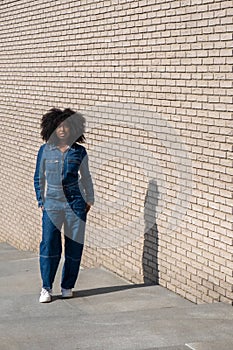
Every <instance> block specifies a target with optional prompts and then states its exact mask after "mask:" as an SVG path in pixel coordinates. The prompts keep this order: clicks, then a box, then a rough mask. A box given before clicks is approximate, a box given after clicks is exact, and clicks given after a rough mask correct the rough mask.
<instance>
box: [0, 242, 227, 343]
mask: <svg viewBox="0 0 233 350" xmlns="http://www.w3.org/2000/svg"><path fill="white" fill-rule="evenodd" d="M61 265H62V264H61ZM60 276H61V267H60V268H59V271H58V274H57V276H56V282H55V286H54V296H53V300H52V302H51V303H47V304H40V303H39V302H38V298H39V293H40V274H39V266H38V256H37V255H36V254H35V253H31V252H24V251H19V250H17V249H16V248H14V247H12V246H10V245H8V244H7V243H0V350H29V349H30V350H39V349H43V350H53V349H54V350H55V349H56V350H190V349H192V350H232V349H233V308H232V306H231V305H230V304H224V303H214V304H201V305H195V304H193V303H191V302H190V301H188V300H185V299H183V298H182V297H180V296H178V295H176V294H175V293H173V292H171V291H168V290H167V289H165V288H163V287H161V286H158V285H153V286H145V285H134V284H130V283H128V282H127V281H125V280H124V279H122V278H120V277H118V276H116V275H115V274H113V273H111V272H109V271H106V270H105V269H102V268H92V269H82V270H81V271H80V274H79V278H78V281H77V284H76V288H75V290H74V297H73V298H72V299H62V298H61V293H60V287H59V281H60Z"/></svg>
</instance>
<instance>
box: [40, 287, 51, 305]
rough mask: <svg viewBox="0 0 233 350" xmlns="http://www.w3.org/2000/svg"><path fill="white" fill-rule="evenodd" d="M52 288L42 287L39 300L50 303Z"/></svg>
mask: <svg viewBox="0 0 233 350" xmlns="http://www.w3.org/2000/svg"><path fill="white" fill-rule="evenodd" d="M51 294H52V289H49V290H47V289H45V288H42V289H41V292H40V299H39V302H40V303H49V302H50V301H51V300H52V296H51Z"/></svg>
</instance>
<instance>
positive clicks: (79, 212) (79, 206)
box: [34, 143, 94, 289]
mask: <svg viewBox="0 0 233 350" xmlns="http://www.w3.org/2000/svg"><path fill="white" fill-rule="evenodd" d="M79 174H80V175H81V176H80V175H79ZM34 187H35V192H36V198H37V201H38V206H39V207H44V209H43V217H42V241H41V243H40V270H41V277H42V281H43V286H42V287H43V288H45V289H51V288H52V285H53V282H54V279H55V275H56V272H57V268H58V265H59V262H60V258H61V253H62V244H61V229H62V226H64V235H65V252H64V253H65V262H64V266H63V270H62V281H61V287H62V288H65V289H72V288H73V287H74V285H75V282H76V280H77V277H78V272H79V267H80V262H81V257H82V251H83V244H84V234H85V225H86V202H88V203H92V204H93V203H94V191H93V183H92V179H91V174H90V171H89V167H88V156H87V152H86V149H85V148H84V147H83V146H81V145H80V144H77V143H74V144H73V145H72V146H71V147H69V148H68V150H67V151H66V152H64V153H63V152H61V151H60V150H59V149H58V147H57V146H56V145H52V144H49V143H46V144H44V145H42V146H41V147H40V149H39V152H38V155H37V163H36V170H35V174H34Z"/></svg>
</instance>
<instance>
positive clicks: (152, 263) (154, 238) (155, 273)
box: [142, 179, 159, 284]
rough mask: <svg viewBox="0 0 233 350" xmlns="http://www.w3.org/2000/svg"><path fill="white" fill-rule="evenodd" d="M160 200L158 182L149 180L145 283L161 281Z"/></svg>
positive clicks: (146, 214)
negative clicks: (157, 221) (157, 222)
mask: <svg viewBox="0 0 233 350" xmlns="http://www.w3.org/2000/svg"><path fill="white" fill-rule="evenodd" d="M158 201H159V191H158V185H157V182H156V181H155V180H154V179H152V180H150V181H149V184H148V189H147V193H146V197H145V205H144V221H145V233H144V246H143V256H142V268H143V276H144V283H145V284H158V283H159V270H158V228H157V224H156V213H157V206H158Z"/></svg>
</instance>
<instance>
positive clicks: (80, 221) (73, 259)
mask: <svg viewBox="0 0 233 350" xmlns="http://www.w3.org/2000/svg"><path fill="white" fill-rule="evenodd" d="M85 224H86V213H85V212H84V211H82V213H77V214H75V213H74V211H72V209H71V208H69V210H67V211H66V218H65V222H64V233H65V262H64V266H63V271H62V281H61V287H62V288H64V289H72V288H74V285H75V282H76V280H77V278H78V273H79V268H80V263H81V258H82V252H83V244H84V233H85Z"/></svg>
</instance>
